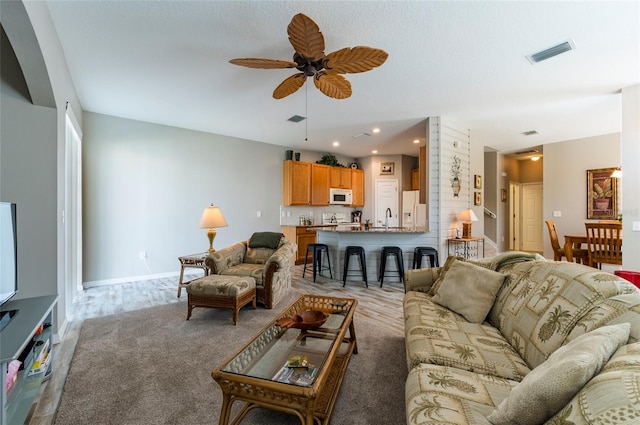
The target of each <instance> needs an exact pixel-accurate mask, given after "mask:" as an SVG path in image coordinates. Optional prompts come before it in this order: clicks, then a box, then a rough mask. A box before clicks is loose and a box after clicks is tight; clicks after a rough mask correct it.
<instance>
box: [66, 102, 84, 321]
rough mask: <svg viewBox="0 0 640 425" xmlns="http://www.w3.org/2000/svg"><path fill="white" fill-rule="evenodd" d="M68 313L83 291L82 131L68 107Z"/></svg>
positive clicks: (68, 314)
mask: <svg viewBox="0 0 640 425" xmlns="http://www.w3.org/2000/svg"><path fill="white" fill-rule="evenodd" d="M63 214H64V216H63V217H64V232H65V291H64V294H65V300H64V301H65V309H66V310H65V311H66V312H67V316H70V315H71V313H72V312H71V305H72V303H73V302H75V301H76V300H77V297H78V293H79V292H80V291H82V289H83V288H82V132H81V130H80V126H79V125H78V122H77V119H76V118H75V115H74V114H73V111H72V110H71V109H70V108H67V119H66V144H65V207H64V212H63Z"/></svg>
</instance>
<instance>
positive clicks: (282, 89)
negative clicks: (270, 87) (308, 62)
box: [273, 73, 307, 99]
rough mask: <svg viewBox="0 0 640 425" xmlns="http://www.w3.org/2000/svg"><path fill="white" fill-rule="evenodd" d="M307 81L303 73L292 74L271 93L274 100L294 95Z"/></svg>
mask: <svg viewBox="0 0 640 425" xmlns="http://www.w3.org/2000/svg"><path fill="white" fill-rule="evenodd" d="M306 80H307V77H306V75H304V74H303V73H299V74H294V75H292V76H291V77H289V78H287V79H285V80H284V81H283V82H282V83H280V85H279V86H278V87H276V89H275V90H274V91H273V98H274V99H282V98H284V97H287V96H289V95H290V94H292V93H295V92H296V91H297V90H298V89H299V88H300V87H302V86H303V85H304V82H305V81H306Z"/></svg>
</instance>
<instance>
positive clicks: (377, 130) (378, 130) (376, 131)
mask: <svg viewBox="0 0 640 425" xmlns="http://www.w3.org/2000/svg"><path fill="white" fill-rule="evenodd" d="M371 131H373V132H374V133H380V129H379V128H377V127H376V128H374V129H373V130H371Z"/></svg>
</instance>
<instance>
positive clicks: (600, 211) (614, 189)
mask: <svg viewBox="0 0 640 425" xmlns="http://www.w3.org/2000/svg"><path fill="white" fill-rule="evenodd" d="M614 170H615V168H599V169H596V170H587V220H616V219H617V218H618V179H616V178H613V177H611V174H612V173H613V171H614Z"/></svg>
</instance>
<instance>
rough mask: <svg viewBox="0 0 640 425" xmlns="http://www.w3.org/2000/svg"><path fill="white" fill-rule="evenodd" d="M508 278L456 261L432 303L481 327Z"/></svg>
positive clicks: (453, 262) (446, 274)
mask: <svg viewBox="0 0 640 425" xmlns="http://www.w3.org/2000/svg"><path fill="white" fill-rule="evenodd" d="M447 261H449V259H447ZM505 277H506V275H504V274H502V273H498V272H494V271H493V270H489V269H485V268H483V267H479V266H476V265H474V264H471V263H468V262H466V261H458V260H456V259H454V260H453V261H452V264H451V266H450V267H449V270H447V272H446V273H445V276H444V279H443V280H442V283H441V284H440V287H439V288H437V290H436V294H435V295H434V296H433V298H432V299H431V301H433V302H434V303H436V304H440V305H441V306H443V307H447V308H449V309H451V310H453V311H455V312H456V313H458V314H461V315H462V316H464V318H465V319H467V320H468V321H470V322H472V323H482V322H483V321H484V319H485V317H487V314H489V310H491V307H492V306H493V303H494V301H495V299H496V294H497V293H498V291H499V290H500V287H501V286H502V283H503V282H504V279H505Z"/></svg>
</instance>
